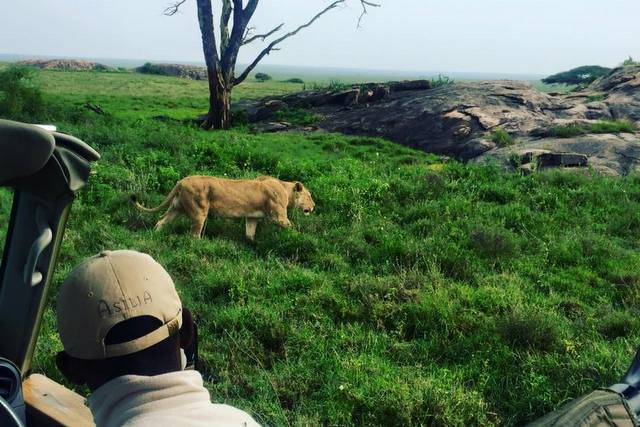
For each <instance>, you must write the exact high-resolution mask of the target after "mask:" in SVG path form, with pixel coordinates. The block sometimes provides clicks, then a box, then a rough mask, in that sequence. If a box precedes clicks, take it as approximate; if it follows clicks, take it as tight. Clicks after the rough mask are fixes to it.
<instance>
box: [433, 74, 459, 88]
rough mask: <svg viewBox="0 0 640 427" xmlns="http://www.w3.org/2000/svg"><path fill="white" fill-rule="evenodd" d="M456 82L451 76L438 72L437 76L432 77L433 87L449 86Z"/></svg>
mask: <svg viewBox="0 0 640 427" xmlns="http://www.w3.org/2000/svg"><path fill="white" fill-rule="evenodd" d="M454 83H455V80H453V79H452V78H450V77H449V76H443V75H442V74H438V77H437V78H435V77H434V78H432V79H431V87H432V88H436V87H441V86H449V85H452V84H454Z"/></svg>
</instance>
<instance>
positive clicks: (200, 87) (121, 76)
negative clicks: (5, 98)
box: [40, 71, 300, 120]
mask: <svg viewBox="0 0 640 427" xmlns="http://www.w3.org/2000/svg"><path fill="white" fill-rule="evenodd" d="M40 79H41V82H42V86H43V88H44V90H45V92H46V93H47V94H48V95H49V96H50V98H51V99H52V102H56V103H62V104H66V105H75V106H81V105H83V104H84V103H86V102H92V103H94V104H97V105H99V106H100V107H102V108H103V109H104V110H105V111H106V112H108V113H110V114H112V115H115V116H117V117H120V118H130V119H137V118H152V117H154V116H167V117H170V118H173V119H176V120H182V119H189V118H193V117H195V116H198V115H200V114H204V113H206V112H207V110H208V106H209V101H208V93H209V92H208V86H207V83H206V82H203V81H195V80H189V79H178V78H174V77H168V76H155V75H146V74H136V73H101V72H76V71H44V72H41V73H40ZM296 90H300V85H299V84H296V83H286V82H277V81H268V82H257V81H252V80H248V81H247V82H245V83H243V84H242V85H240V86H238V87H237V88H236V89H235V90H234V92H233V99H234V100H237V99H241V98H260V97H264V96H267V95H274V94H285V93H289V92H292V91H296Z"/></svg>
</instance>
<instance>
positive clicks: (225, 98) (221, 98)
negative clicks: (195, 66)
mask: <svg viewBox="0 0 640 427" xmlns="http://www.w3.org/2000/svg"><path fill="white" fill-rule="evenodd" d="M221 80H222V79H218V78H216V77H213V78H211V77H209V114H207V120H206V121H205V122H204V124H203V126H202V127H203V128H205V129H229V128H230V127H231V89H230V87H231V86H230V85H224V84H220V83H222V82H221Z"/></svg>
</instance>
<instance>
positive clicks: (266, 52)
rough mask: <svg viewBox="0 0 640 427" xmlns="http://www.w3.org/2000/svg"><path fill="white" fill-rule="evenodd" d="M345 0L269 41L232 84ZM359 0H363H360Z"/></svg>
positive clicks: (241, 80)
mask: <svg viewBox="0 0 640 427" xmlns="http://www.w3.org/2000/svg"><path fill="white" fill-rule="evenodd" d="M345 1H346V0H336V1H334V2H333V3H331V4H330V5H329V6H327V7H326V8H325V9H324V10H323V11H322V12H320V13H318V14H317V15H316V16H314V17H313V18H311V20H310V21H309V22H307V23H306V24H303V25H301V26H299V27H298V28H296V29H295V30H293V31H291V32H290V33H287V34H285V35H283V36H282V37H280V38H278V39H276V40H274V41H272V42H271V43H269V46H267V47H266V48H265V49H264V50H263V51H262V52H260V54H259V55H258V57H257V58H256V59H255V60H254V61H253V62H252V63H251V64H249V66H248V67H247V69H246V70H244V72H243V73H242V74H240V76H239V77H237V78H235V79H234V85H238V84H240V83H242V82H243V81H244V80H245V79H246V78H247V77H248V76H249V73H251V71H253V69H254V68H256V66H257V65H258V64H259V63H260V61H262V59H263V58H264V57H265V56H267V55H269V53H271V51H273V50H275V49H274V48H275V47H276V46H277V45H278V44H280V43H282V42H283V41H285V40H286V39H288V38H289V37H293V36H295V35H296V34H298V33H299V32H300V31H302V30H303V29H305V28H308V27H310V26H311V25H313V23H314V22H316V21H317V20H318V19H320V17H321V16H322V15H324V14H325V13H327V12H329V11H330V10H332V9H335V8H336V7H338V6H339V5H341V4H343V3H344V2H345ZM361 1H363V0H361Z"/></svg>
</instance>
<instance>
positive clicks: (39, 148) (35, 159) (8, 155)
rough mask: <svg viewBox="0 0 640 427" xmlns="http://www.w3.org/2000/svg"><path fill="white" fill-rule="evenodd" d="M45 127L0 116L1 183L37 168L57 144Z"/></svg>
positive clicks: (45, 160)
mask: <svg viewBox="0 0 640 427" xmlns="http://www.w3.org/2000/svg"><path fill="white" fill-rule="evenodd" d="M55 145H56V143H55V138H54V136H53V135H52V134H51V133H50V132H47V131H46V130H43V129H40V128H38V127H37V126H33V125H28V124H24V123H17V122H12V121H9V120H0V185H2V184H3V183H4V182H6V181H9V180H13V179H16V178H22V177H25V176H28V175H32V174H34V173H36V172H38V171H39V170H40V169H42V168H43V167H44V165H45V164H46V163H47V161H48V160H49V158H50V157H51V155H52V154H53V150H54V148H55Z"/></svg>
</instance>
